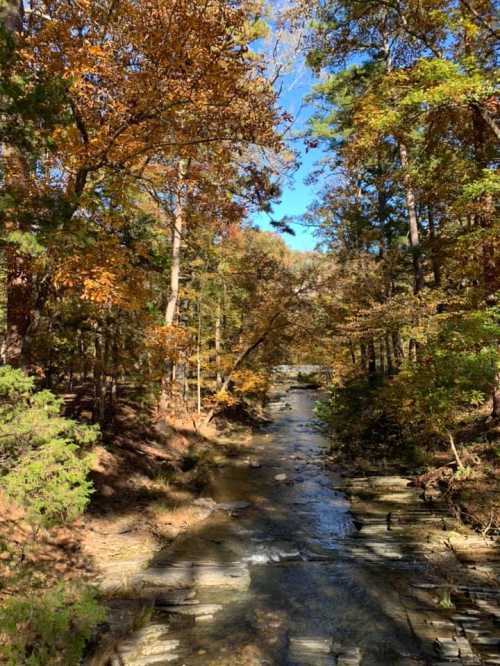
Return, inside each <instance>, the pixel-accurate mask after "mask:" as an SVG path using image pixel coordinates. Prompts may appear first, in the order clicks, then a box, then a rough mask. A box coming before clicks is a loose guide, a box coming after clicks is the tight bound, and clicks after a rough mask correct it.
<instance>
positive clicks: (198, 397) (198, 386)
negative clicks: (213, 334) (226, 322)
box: [196, 302, 201, 414]
mask: <svg viewBox="0 0 500 666" xmlns="http://www.w3.org/2000/svg"><path fill="white" fill-rule="evenodd" d="M196 407H197V410H196V411H197V412H198V414H201V303H200V302H198V339H197V343H196Z"/></svg>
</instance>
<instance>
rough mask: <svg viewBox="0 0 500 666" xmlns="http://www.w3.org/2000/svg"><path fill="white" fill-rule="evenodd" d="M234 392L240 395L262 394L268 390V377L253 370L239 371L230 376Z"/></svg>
mask: <svg viewBox="0 0 500 666" xmlns="http://www.w3.org/2000/svg"><path fill="white" fill-rule="evenodd" d="M232 380H233V383H234V388H235V392H236V393H239V394H240V395H256V394H264V393H265V392H266V391H267V389H268V388H269V380H268V377H267V376H266V375H265V374H264V373H262V372H255V371H254V370H248V369H244V370H239V371H237V372H235V373H234V374H233V375H232Z"/></svg>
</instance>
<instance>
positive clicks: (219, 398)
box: [213, 389, 238, 407]
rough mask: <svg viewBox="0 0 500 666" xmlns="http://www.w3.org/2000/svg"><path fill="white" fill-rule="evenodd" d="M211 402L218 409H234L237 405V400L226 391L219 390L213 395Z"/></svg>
mask: <svg viewBox="0 0 500 666" xmlns="http://www.w3.org/2000/svg"><path fill="white" fill-rule="evenodd" d="M213 402H214V403H215V404H216V405H218V406H219V407H234V405H236V404H237V403H238V400H237V399H236V398H235V396H234V395H231V394H230V393H229V392H228V391H226V390H224V389H221V390H219V391H217V393H216V394H215V395H214V397H213Z"/></svg>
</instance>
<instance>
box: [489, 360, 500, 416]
mask: <svg viewBox="0 0 500 666" xmlns="http://www.w3.org/2000/svg"><path fill="white" fill-rule="evenodd" d="M492 399H493V407H492V410H491V416H492V417H493V418H494V419H500V371H498V372H497V373H496V375H495V385H494V387H493V391H492Z"/></svg>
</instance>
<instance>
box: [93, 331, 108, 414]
mask: <svg viewBox="0 0 500 666" xmlns="http://www.w3.org/2000/svg"><path fill="white" fill-rule="evenodd" d="M96 328H97V327H96ZM94 354H95V355H94V368H93V375H94V377H93V379H94V410H93V414H94V420H96V421H98V422H99V423H102V422H103V421H104V411H105V387H104V345H103V344H102V340H101V334H100V332H99V331H98V330H96V334H95V338H94Z"/></svg>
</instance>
